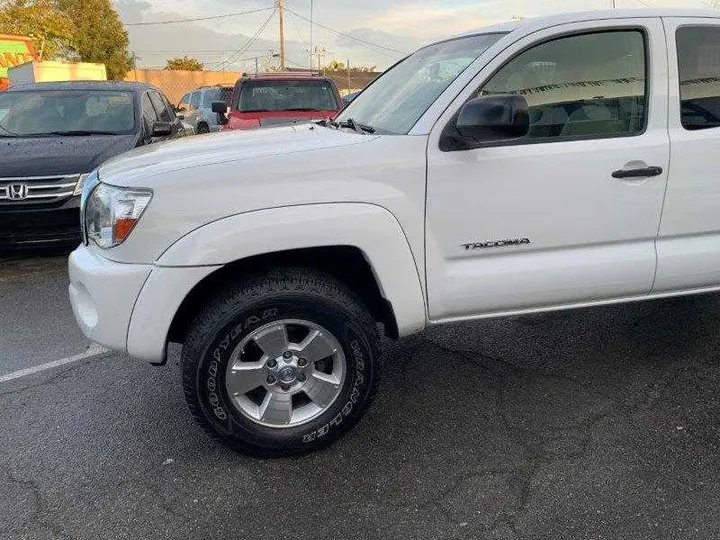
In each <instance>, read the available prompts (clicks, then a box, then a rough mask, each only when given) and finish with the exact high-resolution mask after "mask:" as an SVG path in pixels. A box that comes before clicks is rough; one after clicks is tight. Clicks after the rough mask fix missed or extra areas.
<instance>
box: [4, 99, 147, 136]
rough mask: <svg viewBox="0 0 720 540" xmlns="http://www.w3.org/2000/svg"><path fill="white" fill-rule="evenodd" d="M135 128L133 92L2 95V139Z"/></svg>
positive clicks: (114, 131)
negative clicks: (3, 137)
mask: <svg viewBox="0 0 720 540" xmlns="http://www.w3.org/2000/svg"><path fill="white" fill-rule="evenodd" d="M134 129H135V110H134V107H133V95H132V93H131V92H115V91H98V90H92V91H87V90H82V91H81V90H58V91H55V90H31V91H22V92H2V93H0V136H5V137H8V136H10V137H32V136H39V135H48V134H53V133H58V132H60V133H73V132H75V133H85V132H87V133H88V134H92V133H108V134H122V133H130V132H132V131H134Z"/></svg>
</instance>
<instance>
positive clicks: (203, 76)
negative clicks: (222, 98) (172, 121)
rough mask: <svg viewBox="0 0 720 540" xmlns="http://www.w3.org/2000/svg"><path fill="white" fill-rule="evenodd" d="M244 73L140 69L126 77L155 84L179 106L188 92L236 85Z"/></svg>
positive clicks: (130, 79) (129, 79) (126, 78)
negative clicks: (200, 88) (202, 88)
mask: <svg viewBox="0 0 720 540" xmlns="http://www.w3.org/2000/svg"><path fill="white" fill-rule="evenodd" d="M241 75H242V73H240V72H237V71H166V70H164V69H138V70H134V71H131V72H129V73H128V74H127V76H126V77H125V80H126V81H138V82H146V83H150V84H154V85H155V86H157V87H158V88H160V89H161V90H162V91H163V92H165V94H166V95H167V97H168V98H170V102H171V103H173V104H175V105H177V104H178V103H179V102H180V98H182V97H183V96H184V95H185V94H187V93H188V92H190V91H192V90H195V89H196V88H198V87H200V86H215V85H217V84H222V85H234V84H235V82H236V81H237V80H238V79H239V78H240V76H241Z"/></svg>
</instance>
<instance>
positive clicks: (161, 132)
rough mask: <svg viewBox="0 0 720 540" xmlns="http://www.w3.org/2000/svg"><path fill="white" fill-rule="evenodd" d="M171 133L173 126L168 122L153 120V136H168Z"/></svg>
mask: <svg viewBox="0 0 720 540" xmlns="http://www.w3.org/2000/svg"><path fill="white" fill-rule="evenodd" d="M172 134H173V127H172V124H171V123H170V122H155V123H154V124H153V129H152V136H153V137H169V136H170V135H172Z"/></svg>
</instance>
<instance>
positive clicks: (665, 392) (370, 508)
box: [0, 257, 720, 540]
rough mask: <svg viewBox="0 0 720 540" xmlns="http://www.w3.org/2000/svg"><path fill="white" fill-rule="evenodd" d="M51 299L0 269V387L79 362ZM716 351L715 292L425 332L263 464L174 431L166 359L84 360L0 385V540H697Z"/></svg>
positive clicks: (53, 294)
mask: <svg viewBox="0 0 720 540" xmlns="http://www.w3.org/2000/svg"><path fill="white" fill-rule="evenodd" d="M66 284H67V277H66V270H65V259H64V258H62V257H49V258H22V259H20V260H15V261H8V260H5V261H0V377H2V375H3V374H5V375H7V374H8V373H12V372H16V371H17V370H19V369H25V368H27V367H31V366H39V365H41V364H44V363H46V362H49V361H53V360H57V359H60V358H63V357H67V356H68V355H74V354H78V353H82V352H83V351H84V350H85V349H86V348H87V346H88V343H87V341H86V340H84V338H83V337H82V335H81V334H80V333H79V332H78V331H77V330H76V329H75V328H74V321H73V319H72V314H71V311H70V308H69V306H68V305H67V299H66V293H65V288H66ZM719 343H720V296H717V295H708V296H702V297H693V298H678V299H672V300H663V301H656V302H647V303H639V304H634V305H628V306H612V307H607V308H598V309H589V310H582V311H573V312H562V313H551V314H545V315H541V316H532V317H517V318H511V319H503V320H497V321H484V322H478V323H471V324H458V325H452V326H448V327H443V328H435V329H433V330H431V331H428V332H426V333H424V334H422V335H419V336H415V337H412V338H409V339H405V340H403V341H400V342H399V343H391V342H388V343H387V359H386V361H387V370H386V377H385V381H384V385H383V388H382V389H381V391H380V394H379V396H378V400H377V401H376V403H375V406H374V407H373V408H372V410H371V411H370V412H369V413H368V415H367V416H366V418H365V419H364V420H363V421H362V422H361V424H360V425H359V426H358V428H357V429H356V430H354V431H353V432H352V433H351V434H349V436H347V437H346V438H345V439H343V440H342V441H340V442H339V443H338V444H336V445H334V446H333V447H332V448H330V449H329V450H326V451H323V452H320V453H316V454H313V455H309V456H305V457H301V458H294V459H276V460H257V459H250V458H246V457H243V456H240V455H237V454H234V453H233V452H231V451H229V450H226V449H225V448H223V447H221V446H218V445H217V444H216V443H214V442H213V441H211V440H210V439H209V438H208V437H207V436H205V435H204V434H203V433H202V432H201V431H200V430H199V429H198V428H197V427H196V426H195V425H194V423H193V421H192V420H191V418H190V416H189V414H188V412H187V410H186V407H185V404H184V402H183V397H182V392H181V389H180V374H179V366H178V364H177V357H176V356H174V357H173V359H172V360H171V362H170V365H168V366H167V367H164V368H154V367H152V366H149V365H146V364H143V363H141V362H137V361H134V360H131V359H129V358H127V357H125V356H123V355H120V354H99V355H97V356H94V357H91V358H86V359H84V360H82V361H79V362H75V363H72V364H67V365H64V366H61V367H59V368H55V369H50V370H46V371H42V372H39V373H36V374H32V375H28V376H25V377H21V378H18V379H14V380H11V381H7V382H3V383H0V538H2V539H16V538H27V539H43V540H44V539H53V540H54V539H93V540H98V539H134V540H135V539H156V538H157V539H193V538H198V539H216V538H217V539H229V538H237V539H266V538H273V539H340V540H345V539H395V538H400V539H415V538H417V539H485V538H488V539H525V540H529V539H552V540H556V539H596V540H600V539H612V540H617V539H631V538H632V539H635V538H637V539H647V538H652V539H711V538H718V537H720V513H718V511H717V509H718V507H720V485H718V482H717V480H718V478H719V473H720V459H719V458H720V449H719V448H718V441H719V438H718V431H719V426H720V414H719V413H720V398H719V395H720V393H719V390H720V388H719V387H720V352H719V348H718V345H719Z"/></svg>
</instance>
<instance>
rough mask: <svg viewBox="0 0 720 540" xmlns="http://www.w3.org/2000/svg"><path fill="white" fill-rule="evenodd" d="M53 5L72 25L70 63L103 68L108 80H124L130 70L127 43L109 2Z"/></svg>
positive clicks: (67, 0)
mask: <svg viewBox="0 0 720 540" xmlns="http://www.w3.org/2000/svg"><path fill="white" fill-rule="evenodd" d="M44 1H47V0H44ZM54 1H55V2H56V6H57V7H58V9H59V10H60V11H61V12H63V13H64V14H65V15H67V16H68V17H70V19H71V20H72V21H73V25H74V36H73V40H72V51H71V54H70V55H69V56H70V59H71V60H77V61H80V62H97V63H100V64H105V67H106V68H107V74H108V79H111V80H117V79H123V78H125V76H126V75H127V73H128V71H130V69H131V68H132V59H131V57H130V53H129V52H128V44H129V39H128V34H127V31H126V30H125V26H124V25H123V23H122V21H120V16H119V15H118V13H117V11H115V9H114V8H113V6H112V3H111V0H54Z"/></svg>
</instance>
